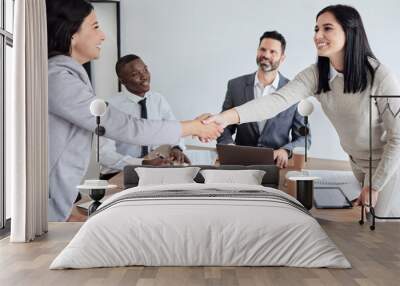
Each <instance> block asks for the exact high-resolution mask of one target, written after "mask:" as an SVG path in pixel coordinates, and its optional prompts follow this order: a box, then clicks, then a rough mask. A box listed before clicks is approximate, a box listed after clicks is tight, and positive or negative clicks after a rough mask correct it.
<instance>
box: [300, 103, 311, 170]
mask: <svg viewBox="0 0 400 286" xmlns="http://www.w3.org/2000/svg"><path fill="white" fill-rule="evenodd" d="M297 111H298V112H299V114H300V115H301V116H303V117H304V126H302V127H300V129H299V132H300V135H302V136H305V144H304V160H305V161H306V162H307V137H308V134H309V133H310V129H309V128H308V116H309V115H310V114H311V113H312V112H313V111H314V104H313V103H312V102H311V101H310V100H308V99H303V100H301V101H300V102H299V105H298V106H297Z"/></svg>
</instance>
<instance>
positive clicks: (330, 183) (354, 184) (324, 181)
mask: <svg viewBox="0 0 400 286" xmlns="http://www.w3.org/2000/svg"><path fill="white" fill-rule="evenodd" d="M303 172H304V173H307V174H308V175H309V176H315V177H320V178H321V179H319V180H315V181H314V185H315V186H327V187H335V186H336V187H337V186H340V188H341V189H342V191H343V193H344V194H345V195H346V197H347V198H348V199H349V200H350V201H353V200H355V199H357V198H358V196H359V195H360V193H361V184H360V183H359V182H358V181H357V179H356V178H355V177H354V175H353V172H351V171H331V170H303Z"/></svg>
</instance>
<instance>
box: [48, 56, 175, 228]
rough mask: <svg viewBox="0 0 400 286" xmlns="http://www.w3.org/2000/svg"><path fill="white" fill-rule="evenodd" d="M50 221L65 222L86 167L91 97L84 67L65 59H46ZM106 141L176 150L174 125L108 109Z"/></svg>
mask: <svg viewBox="0 0 400 286" xmlns="http://www.w3.org/2000/svg"><path fill="white" fill-rule="evenodd" d="M48 68H49V69H48V73H49V101H48V103H49V106H48V109H49V170H48V172H49V220H50V221H65V220H66V219H67V218H68V217H69V215H70V213H71V210H72V206H73V203H74V200H75V198H76V197H77V194H78V190H77V188H76V187H77V186H78V185H79V184H80V183H81V180H82V178H83V176H84V174H85V173H86V170H87V168H88V165H89V159H90V153H91V145H92V132H93V131H94V129H95V118H94V117H93V116H92V115H91V114H90V111H89V106H90V103H91V102H92V100H93V99H95V98H96V97H95V94H94V91H93V89H92V86H91V83H90V81H89V78H88V75H87V73H86V71H85V70H84V68H83V67H82V65H80V64H79V63H78V62H76V61H75V60H74V59H72V58H71V57H68V56H62V55H60V56H56V57H52V58H50V59H49V66H48ZM101 125H103V126H104V127H105V129H106V133H105V137H109V138H111V139H114V140H118V141H122V142H126V143H131V144H136V145H148V144H152V145H153V144H154V145H161V144H178V143H179V139H180V135H181V127H180V123H179V122H178V121H152V120H141V119H135V118H133V117H132V116H130V115H127V114H125V113H122V112H121V111H119V110H118V109H115V108H114V107H112V106H108V108H107V112H106V113H105V115H104V116H103V117H101Z"/></svg>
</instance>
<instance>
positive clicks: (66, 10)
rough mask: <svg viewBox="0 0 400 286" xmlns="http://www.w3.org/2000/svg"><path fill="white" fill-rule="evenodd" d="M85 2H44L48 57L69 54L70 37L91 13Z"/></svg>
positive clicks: (74, 0)
mask: <svg viewBox="0 0 400 286" xmlns="http://www.w3.org/2000/svg"><path fill="white" fill-rule="evenodd" d="M92 10H93V5H92V4H90V3H89V2H88V1H86V0H46V14H47V48H48V50H47V51H48V57H49V58H51V57H53V56H56V55H67V56H69V55H70V53H71V39H72V36H73V35H74V34H75V33H76V32H77V31H78V30H79V28H80V26H81V25H82V22H83V20H84V19H85V18H86V17H87V16H88V15H89V14H90V13H91V12H92Z"/></svg>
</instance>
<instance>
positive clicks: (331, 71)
mask: <svg viewBox="0 0 400 286" xmlns="http://www.w3.org/2000/svg"><path fill="white" fill-rule="evenodd" d="M329 75H330V78H329V82H332V81H333V80H334V79H335V78H336V77H343V74H342V73H340V72H338V71H337V70H335V68H334V67H333V66H332V65H331V64H330V65H329Z"/></svg>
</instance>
